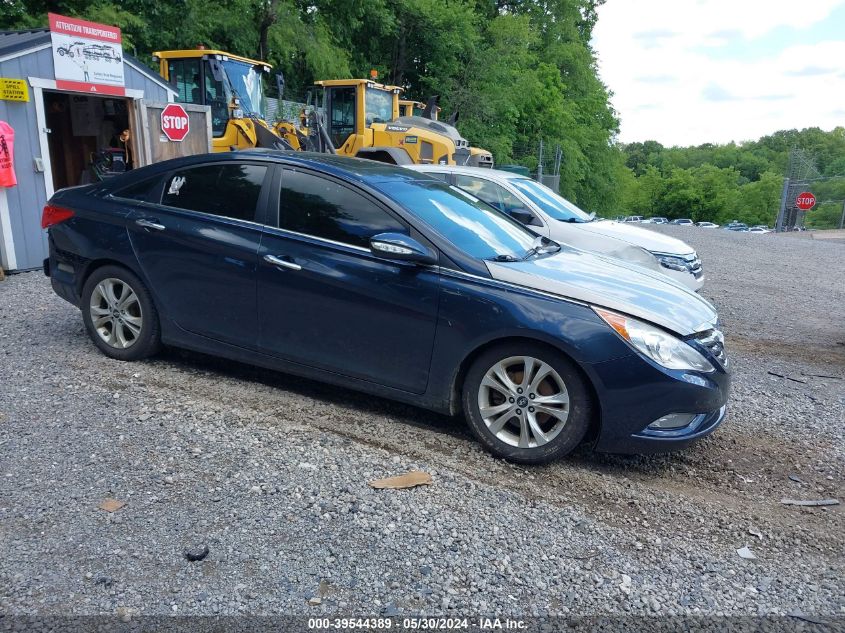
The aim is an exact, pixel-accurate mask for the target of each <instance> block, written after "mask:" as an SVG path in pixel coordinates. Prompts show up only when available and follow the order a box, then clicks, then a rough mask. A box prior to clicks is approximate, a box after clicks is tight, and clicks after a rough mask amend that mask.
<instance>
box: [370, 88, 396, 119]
mask: <svg viewBox="0 0 845 633" xmlns="http://www.w3.org/2000/svg"><path fill="white" fill-rule="evenodd" d="M365 98H366V102H365V103H366V106H367V107H366V110H367V118H366V124H367V125H370V123H387V122H388V121H392V120H393V93H392V92H388V91H387V90H382V89H381V88H369V87H368V88H367V91H366V93H365Z"/></svg>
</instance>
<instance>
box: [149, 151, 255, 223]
mask: <svg viewBox="0 0 845 633" xmlns="http://www.w3.org/2000/svg"><path fill="white" fill-rule="evenodd" d="M266 173H267V167H266V166H265V165H249V164H238V163H216V164H212V165H203V166H201V167H192V168H190V169H182V170H180V171H177V172H175V173H173V174H171V175H170V177H169V178H168V179H167V181H166V182H165V184H164V198H163V199H162V204H166V205H167V206H170V207H176V208H178V209H189V210H191V211H202V212H203V213H211V214H212V215H219V216H223V217H226V218H235V219H237V220H249V221H251V222H253V221H255V212H256V208H257V207H258V196H259V194H260V193H261V185H262V183H263V182H264V176H265V175H266Z"/></svg>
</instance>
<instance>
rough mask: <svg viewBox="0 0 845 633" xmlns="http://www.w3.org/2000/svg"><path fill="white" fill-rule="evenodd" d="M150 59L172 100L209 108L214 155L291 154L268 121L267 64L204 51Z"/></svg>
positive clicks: (164, 54)
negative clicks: (170, 88)
mask: <svg viewBox="0 0 845 633" xmlns="http://www.w3.org/2000/svg"><path fill="white" fill-rule="evenodd" d="M153 60H154V61H157V62H158V64H159V74H160V75H161V76H162V77H164V78H165V79H166V80H167V81H168V82H169V83H170V85H171V86H173V89H174V90H176V92H177V97H176V101H178V102H180V103H195V104H199V105H207V106H209V107H210V108H211V133H212V140H211V145H212V149H213V150H214V151H215V152H227V151H230V150H232V149H249V148H252V147H269V148H274V149H291V147H290V145H289V143H288V142H286V141H285V140H283V139H282V138H280V137H279V135H278V134H277V133H275V132H274V131H273V129H272V128H271V127H270V126H269V125H268V124H267V121H266V113H265V100H264V87H263V79H264V75H266V74H268V73H269V72H270V68H271V67H270V65H269V64H268V63H266V62H261V61H257V60H254V59H249V58H248V57H241V56H240V55H233V54H231V53H227V52H225V51H220V50H209V49H205V48H196V49H184V50H174V51H159V52H156V53H153ZM293 149H299V148H298V147H295V148H293Z"/></svg>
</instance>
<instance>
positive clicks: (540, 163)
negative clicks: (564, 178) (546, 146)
mask: <svg viewBox="0 0 845 633" xmlns="http://www.w3.org/2000/svg"><path fill="white" fill-rule="evenodd" d="M537 182H539V183H541V184H542V182H543V139H540V154H539V156H538V157H537Z"/></svg>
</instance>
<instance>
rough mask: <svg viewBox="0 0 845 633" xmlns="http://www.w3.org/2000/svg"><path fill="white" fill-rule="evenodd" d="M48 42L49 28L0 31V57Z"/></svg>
mask: <svg viewBox="0 0 845 633" xmlns="http://www.w3.org/2000/svg"><path fill="white" fill-rule="evenodd" d="M49 43H50V29H29V30H26V31H0V58H2V57H8V56H9V55H12V54H13V53H17V52H19V51H25V50H28V49H30V48H35V47H37V46H40V45H42V44H49Z"/></svg>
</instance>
